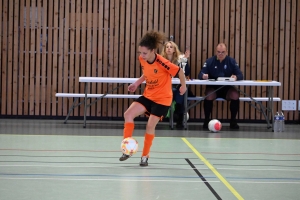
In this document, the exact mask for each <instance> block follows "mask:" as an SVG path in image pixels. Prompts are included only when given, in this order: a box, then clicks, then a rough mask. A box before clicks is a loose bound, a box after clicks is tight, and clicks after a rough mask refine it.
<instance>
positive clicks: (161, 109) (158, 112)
mask: <svg viewBox="0 0 300 200" xmlns="http://www.w3.org/2000/svg"><path fill="white" fill-rule="evenodd" d="M135 101H136V102H139V103H140V104H142V105H143V106H144V107H145V108H146V112H145V115H147V116H150V115H155V116H157V117H159V118H162V117H164V116H165V115H166V114H167V113H168V110H169V108H170V106H165V105H161V104H158V103H155V102H154V101H152V100H150V99H147V98H146V97H144V96H140V97H139V98H138V99H137V100H135Z"/></svg>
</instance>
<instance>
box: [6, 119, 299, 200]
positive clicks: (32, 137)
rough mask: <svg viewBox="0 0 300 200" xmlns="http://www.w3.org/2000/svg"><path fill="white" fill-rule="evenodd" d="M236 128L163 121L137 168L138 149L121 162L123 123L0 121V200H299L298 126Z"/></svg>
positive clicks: (140, 128)
mask: <svg viewBox="0 0 300 200" xmlns="http://www.w3.org/2000/svg"><path fill="white" fill-rule="evenodd" d="M145 124H146V122H137V123H136V129H135V132H134V137H135V138H136V139H137V140H138V142H139V150H141V149H142V148H143V135H144V130H145ZM239 125H240V129H239V130H238V131H231V130H230V129H229V128H228V124H223V128H222V130H221V131H220V132H218V133H211V132H209V131H206V130H203V129H202V123H201V124H200V123H188V130H176V129H174V130H170V128H169V125H168V123H165V122H161V123H159V124H158V126H157V131H156V137H155V139H154V141H153V146H152V148H151V154H150V158H149V161H148V162H149V166H148V167H140V166H139V162H140V156H141V151H139V152H138V153H136V154H135V155H134V156H133V157H131V158H130V159H128V160H126V161H124V162H120V161H119V157H120V156H121V151H120V143H121V140H122V129H123V122H122V121H100V120H99V121H91V120H90V121H87V127H86V128H83V120H82V121H77V120H69V121H68V123H67V124H63V120H36V119H35V120H34V119H31V120H24V119H0V200H21V199H30V200H50V199H55V200H59V199H63V200H69V199H70V200H77V199H78V200H94V199H95V200H96V199H97V200H99V199H105V200H118V199H122V200H127V199H128V200H140V199H141V200H152V199H154V200H156V199H163V200H165V199H166V200H198V199H205V200H210V199H250V200H254V199H259V200H260V199H263V200H269V199H272V200H276V199H278V200H288V199H293V200H294V199H300V189H299V188H300V131H299V129H300V125H298V124H294V125H286V131H285V132H283V133H273V132H272V131H271V130H270V129H267V128H266V127H267V126H266V124H242V123H240V124H239Z"/></svg>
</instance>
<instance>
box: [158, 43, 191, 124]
mask: <svg viewBox="0 0 300 200" xmlns="http://www.w3.org/2000/svg"><path fill="white" fill-rule="evenodd" d="M161 55H162V56H163V57H165V58H166V59H168V60H169V61H171V62H172V63H174V64H176V65H179V66H180V67H181V68H182V69H183V72H184V74H185V76H186V79H189V76H190V72H191V69H190V66H189V63H188V57H189V56H190V51H189V50H187V51H186V52H185V54H182V53H181V52H180V51H179V48H178V46H177V45H176V44H175V43H174V42H172V41H168V42H166V43H165V44H164V46H163V49H162V52H161ZM179 88H180V85H177V86H175V85H173V100H174V101H175V102H176V106H175V111H174V116H175V117H174V118H175V119H176V127H177V128H183V114H184V105H183V104H184V95H180V93H179Z"/></svg>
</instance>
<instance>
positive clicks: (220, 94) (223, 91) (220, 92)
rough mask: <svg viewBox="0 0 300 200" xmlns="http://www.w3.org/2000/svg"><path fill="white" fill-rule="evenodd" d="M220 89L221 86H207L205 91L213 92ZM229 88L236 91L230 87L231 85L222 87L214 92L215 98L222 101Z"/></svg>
mask: <svg viewBox="0 0 300 200" xmlns="http://www.w3.org/2000/svg"><path fill="white" fill-rule="evenodd" d="M220 87H222V86H221V85H207V86H206V89H208V88H212V89H214V90H216V89H218V88H220ZM230 88H234V89H236V88H235V87H234V86H231V85H226V86H224V87H222V88H221V89H220V90H218V91H216V94H217V98H222V99H226V96H227V92H228V90H229V89H230Z"/></svg>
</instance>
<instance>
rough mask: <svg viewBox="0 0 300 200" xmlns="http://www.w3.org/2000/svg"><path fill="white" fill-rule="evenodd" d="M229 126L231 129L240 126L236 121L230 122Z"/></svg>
mask: <svg viewBox="0 0 300 200" xmlns="http://www.w3.org/2000/svg"><path fill="white" fill-rule="evenodd" d="M230 128H231V129H239V128H240V126H239V125H238V124H237V123H236V122H230Z"/></svg>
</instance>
